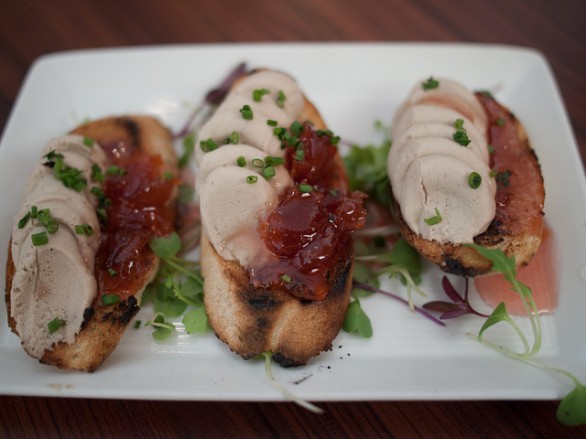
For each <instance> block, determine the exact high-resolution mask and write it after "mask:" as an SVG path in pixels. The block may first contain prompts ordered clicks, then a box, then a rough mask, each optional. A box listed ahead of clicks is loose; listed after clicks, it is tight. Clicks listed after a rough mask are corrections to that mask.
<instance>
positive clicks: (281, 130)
mask: <svg viewBox="0 0 586 439" xmlns="http://www.w3.org/2000/svg"><path fill="white" fill-rule="evenodd" d="M285 133H287V129H286V128H283V127H275V128H273V134H274V135H275V136H277V137H278V138H279V140H283V137H284V136H285Z"/></svg>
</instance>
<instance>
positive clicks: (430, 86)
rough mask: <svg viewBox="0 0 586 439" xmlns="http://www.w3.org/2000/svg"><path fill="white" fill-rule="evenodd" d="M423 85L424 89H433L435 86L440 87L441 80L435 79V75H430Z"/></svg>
mask: <svg viewBox="0 0 586 439" xmlns="http://www.w3.org/2000/svg"><path fill="white" fill-rule="evenodd" d="M421 87H422V88H423V90H433V89H434V88H438V87H439V81H437V80H436V79H433V76H430V77H429V78H427V80H426V81H424V82H422V83H421Z"/></svg>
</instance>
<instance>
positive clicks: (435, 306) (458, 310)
mask: <svg viewBox="0 0 586 439" xmlns="http://www.w3.org/2000/svg"><path fill="white" fill-rule="evenodd" d="M442 288H443V290H444V293H445V294H446V296H448V298H449V299H450V300H451V301H452V302H445V301H442V300H434V301H431V302H427V303H425V304H424V305H423V308H425V309H427V310H429V311H436V312H441V313H442V314H441V315H440V317H439V318H440V319H441V320H448V319H455V318H457V317H460V316H463V315H466V314H475V315H477V316H480V317H488V315H486V314H482V313H480V312H478V311H476V310H475V309H474V308H473V307H472V305H470V302H469V301H468V278H467V277H466V278H464V294H463V295H460V294H458V292H457V291H456V289H455V288H454V286H453V285H452V283H451V282H450V280H449V279H448V278H447V276H443V277H442Z"/></svg>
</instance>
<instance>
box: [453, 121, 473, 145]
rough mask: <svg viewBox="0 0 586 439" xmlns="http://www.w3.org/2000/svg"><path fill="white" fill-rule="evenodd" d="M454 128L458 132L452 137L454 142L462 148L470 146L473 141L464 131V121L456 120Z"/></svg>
mask: <svg viewBox="0 0 586 439" xmlns="http://www.w3.org/2000/svg"><path fill="white" fill-rule="evenodd" d="M454 127H455V128H456V132H455V133H454V134H453V135H452V139H454V142H456V143H459V144H460V145H462V146H468V145H469V144H470V142H471V140H470V138H469V137H468V133H466V130H465V129H464V119H456V122H454Z"/></svg>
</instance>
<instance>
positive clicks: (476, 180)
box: [468, 172, 482, 189]
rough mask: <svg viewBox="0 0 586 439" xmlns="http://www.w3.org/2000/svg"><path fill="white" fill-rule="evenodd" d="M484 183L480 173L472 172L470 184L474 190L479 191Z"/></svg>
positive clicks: (469, 177) (469, 179)
mask: <svg viewBox="0 0 586 439" xmlns="http://www.w3.org/2000/svg"><path fill="white" fill-rule="evenodd" d="M481 183H482V177H481V176H480V174H479V173H478V172H471V173H470V175H469V176H468V184H469V185H470V187H471V188H472V189H478V187H479V186H480V184H481Z"/></svg>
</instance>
